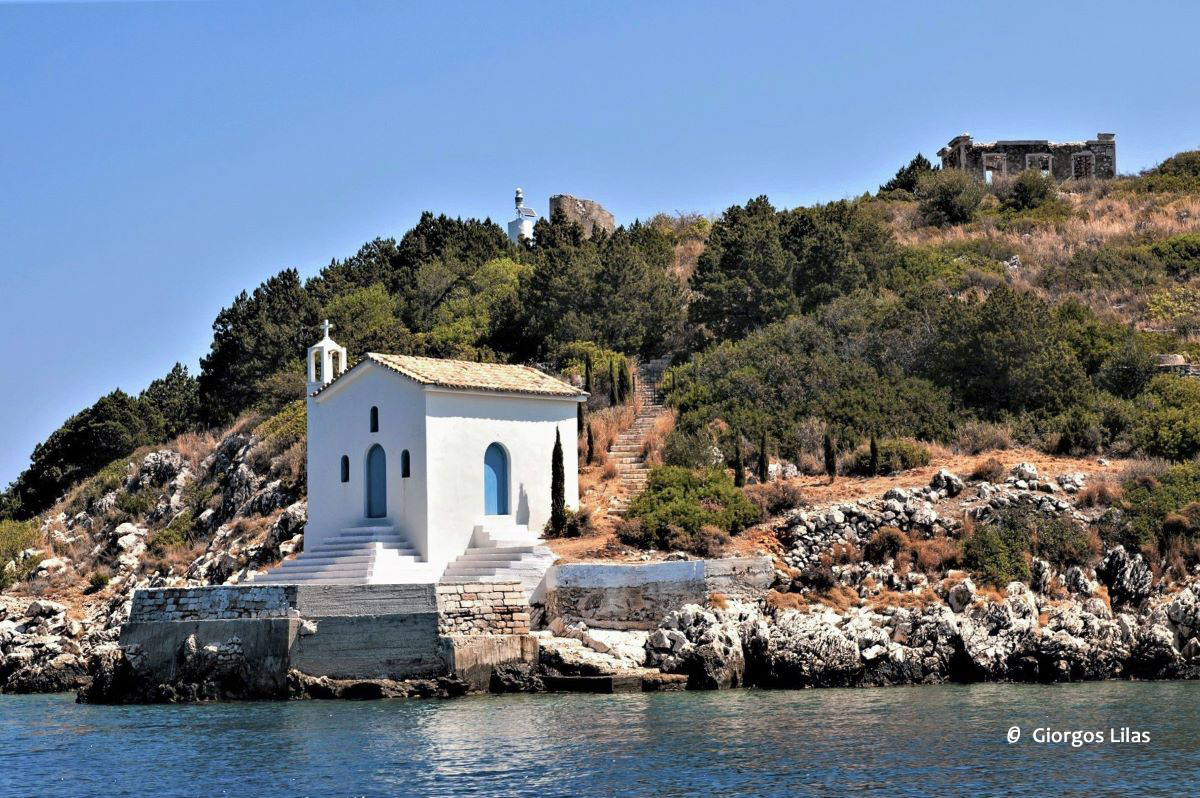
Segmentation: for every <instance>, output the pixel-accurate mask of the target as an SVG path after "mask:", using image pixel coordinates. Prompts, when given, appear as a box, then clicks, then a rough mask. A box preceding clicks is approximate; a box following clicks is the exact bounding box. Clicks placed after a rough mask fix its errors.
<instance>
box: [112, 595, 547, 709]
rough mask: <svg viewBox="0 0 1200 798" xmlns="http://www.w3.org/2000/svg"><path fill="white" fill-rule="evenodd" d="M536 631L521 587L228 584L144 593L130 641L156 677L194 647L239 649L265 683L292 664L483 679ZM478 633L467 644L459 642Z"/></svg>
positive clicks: (519, 652)
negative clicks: (462, 672)
mask: <svg viewBox="0 0 1200 798" xmlns="http://www.w3.org/2000/svg"><path fill="white" fill-rule="evenodd" d="M528 632H529V605H528V603H527V601H526V599H525V594H524V593H523V592H522V591H521V586H520V584H519V583H516V582H512V583H508V582H503V583H465V584H450V585H432V584H423V585H229V586H220V587H202V588H171V589H160V590H139V591H137V592H136V593H135V594H134V599H133V611H132V613H131V619H130V622H129V623H127V624H125V626H124V627H123V628H122V633H121V645H122V646H137V651H138V661H139V662H140V663H141V664H142V665H144V666H145V667H146V668H147V671H148V672H149V673H151V674H152V675H153V677H154V678H156V679H159V680H161V681H164V682H169V681H171V680H172V679H174V678H175V677H176V675H177V674H176V670H177V665H178V662H179V661H180V652H181V651H182V650H183V648H185V647H186V646H187V645H189V643H188V640H189V638H194V640H193V641H192V643H191V644H190V645H193V646H199V647H201V648H203V647H205V646H213V647H216V648H217V649H220V650H224V648H229V647H232V648H235V649H236V650H237V651H238V652H239V656H243V657H244V658H245V660H246V662H247V663H249V664H250V665H251V667H252V668H253V672H254V673H255V674H256V675H258V676H259V677H260V678H261V679H262V680H263V681H264V682H269V683H272V684H276V685H282V684H283V681H284V679H285V678H286V674H287V672H288V670H289V669H296V670H299V671H302V672H303V673H306V674H308V675H310V676H316V677H321V676H328V677H330V678H334V679H360V678H387V679H414V678H430V677H434V676H440V675H444V674H448V673H454V674H457V672H458V671H457V669H458V668H460V667H461V668H468V669H470V670H471V672H472V674H473V676H472V678H474V679H476V681H478V680H479V679H483V678H484V677H485V675H486V674H484V671H486V670H487V668H488V667H490V666H491V665H495V664H499V663H500V662H503V661H508V660H506V659H505V658H506V657H507V658H510V659H511V658H514V657H515V658H522V657H524V658H526V659H527V658H528V656H529V655H528V652H527V651H525V650H524V649H523V648H522V645H521V644H520V643H512V644H509V643H498V642H497V643H494V644H489V643H488V642H487V638H489V637H493V636H502V637H521V636H523V635H527V634H528ZM451 636H453V637H454V638H455V639H459V638H462V637H470V638H471V639H472V640H474V641H476V642H473V643H464V642H462V641H461V639H459V640H458V642H454V640H451Z"/></svg>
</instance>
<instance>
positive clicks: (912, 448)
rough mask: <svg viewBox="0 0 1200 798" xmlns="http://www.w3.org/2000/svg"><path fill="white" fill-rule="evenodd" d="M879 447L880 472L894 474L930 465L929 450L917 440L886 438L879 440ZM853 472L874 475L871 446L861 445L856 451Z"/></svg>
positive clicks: (861, 474)
mask: <svg viewBox="0 0 1200 798" xmlns="http://www.w3.org/2000/svg"><path fill="white" fill-rule="evenodd" d="M878 449H879V465H878V469H879V470H878V473H880V474H892V473H895V472H897V471H907V470H909V469H910V468H920V467H921V466H927V465H929V460H930V456H929V450H928V449H926V448H925V447H924V446H922V445H921V444H919V443H917V442H915V441H909V440H904V439H895V438H893V439H885V440H881V441H879V442H878ZM851 473H854V474H857V475H860V476H871V475H872V473H871V450H870V449H869V448H866V447H861V448H859V450H858V451H856V452H855V453H854V463H853V465H852V466H851Z"/></svg>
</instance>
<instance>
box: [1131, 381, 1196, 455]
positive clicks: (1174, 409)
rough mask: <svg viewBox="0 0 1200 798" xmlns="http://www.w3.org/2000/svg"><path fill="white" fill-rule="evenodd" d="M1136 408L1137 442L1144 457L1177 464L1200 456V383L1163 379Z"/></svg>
mask: <svg viewBox="0 0 1200 798" xmlns="http://www.w3.org/2000/svg"><path fill="white" fill-rule="evenodd" d="M1135 405H1136V408H1137V409H1136V411H1135V413H1136V417H1135V421H1134V428H1133V438H1134V441H1135V442H1136V444H1137V446H1138V448H1140V449H1141V450H1142V452H1143V453H1145V454H1147V455H1149V456H1151V457H1165V458H1167V459H1168V460H1176V461H1179V460H1190V459H1192V458H1194V457H1196V456H1197V455H1198V454H1200V380H1193V379H1189V378H1187V377H1178V376H1175V375H1173V374H1162V375H1159V376H1158V377H1155V378H1154V379H1153V380H1151V382H1150V385H1149V387H1147V389H1146V390H1145V391H1144V392H1143V393H1142V394H1141V395H1140V396H1138V398H1137V400H1136V401H1135Z"/></svg>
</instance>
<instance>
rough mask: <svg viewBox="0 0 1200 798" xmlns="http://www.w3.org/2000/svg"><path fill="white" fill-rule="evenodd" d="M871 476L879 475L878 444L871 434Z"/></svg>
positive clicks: (873, 434)
mask: <svg viewBox="0 0 1200 798" xmlns="http://www.w3.org/2000/svg"><path fill="white" fill-rule="evenodd" d="M870 470H871V476H875V475H876V474H878V473H879V442H878V441H877V440H875V433H871V465H870Z"/></svg>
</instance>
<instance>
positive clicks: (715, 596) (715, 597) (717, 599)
mask: <svg viewBox="0 0 1200 798" xmlns="http://www.w3.org/2000/svg"><path fill="white" fill-rule="evenodd" d="M708 603H709V605H711V606H713V607H716V608H717V609H719V610H723V609H725V608H726V607H728V606H729V596H726V595H725V594H724V593H717V592H712V593H709V594H708Z"/></svg>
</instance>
